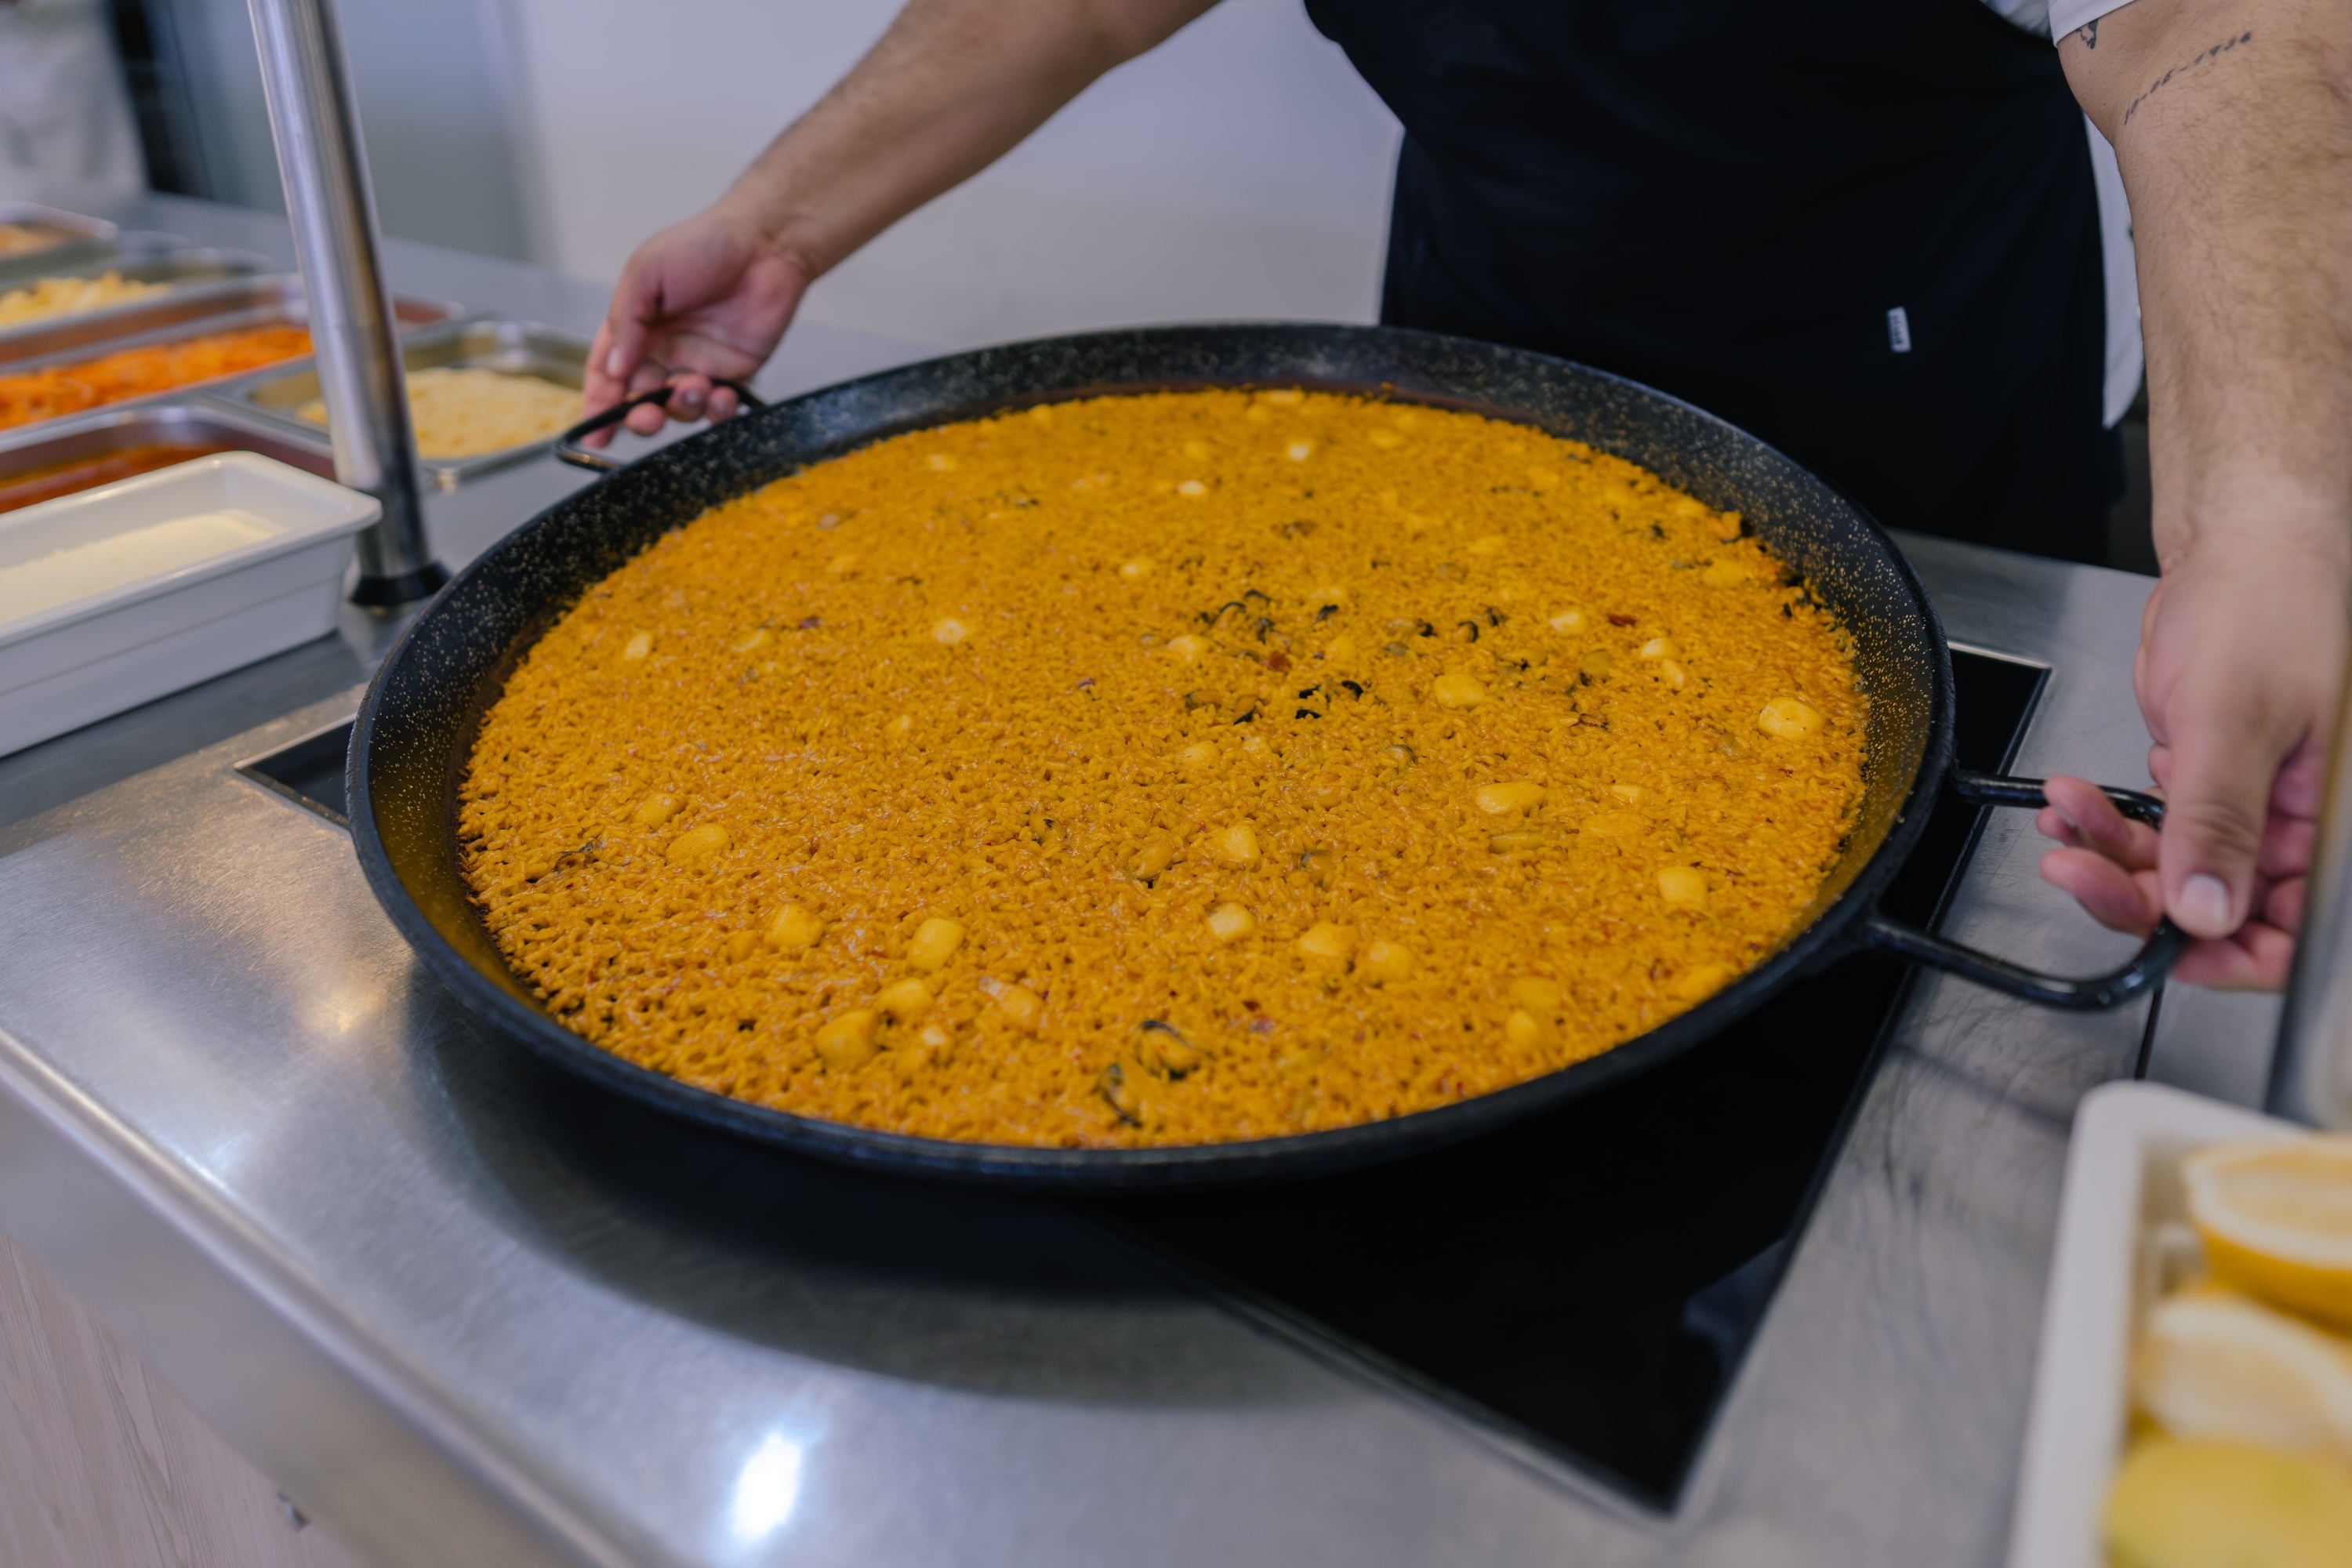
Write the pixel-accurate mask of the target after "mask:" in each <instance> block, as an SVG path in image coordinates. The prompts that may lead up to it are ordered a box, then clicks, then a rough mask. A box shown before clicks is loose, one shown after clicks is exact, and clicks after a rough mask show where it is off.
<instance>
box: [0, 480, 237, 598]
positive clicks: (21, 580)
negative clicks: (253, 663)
mask: <svg viewBox="0 0 2352 1568" xmlns="http://www.w3.org/2000/svg"><path fill="white" fill-rule="evenodd" d="M275 532H276V530H274V529H272V528H270V527H269V526H268V524H267V523H265V522H263V521H261V520H260V519H259V518H257V517H256V516H254V515H253V514H252V513H251V512H248V511H244V510H237V509H236V508H230V509H228V510H222V511H204V512H197V513H195V514H194V515H193V516H189V517H175V518H173V519H172V520H171V521H169V522H155V523H150V524H148V525H147V526H146V527H144V528H134V529H131V530H129V531H125V532H122V533H117V534H111V535H110V536H108V537H107V538H104V539H93V540H91V541H90V542H88V543H86V544H71V545H68V546H67V547H66V548H64V549H62V550H52V551H50V552H48V553H47V554H46V555H37V556H35V557H34V558H33V559H32V560H30V561H25V562H20V563H16V564H15V565H12V566H0V623H5V622H8V621H14V620H19V619H22V618H23V617H25V616H32V615H38V614H39V613H40V612H41V611H43V610H47V609H53V608H55V607H56V606H58V605H63V604H68V603H70V602H72V601H73V600H75V599H82V598H88V597H89V595H93V594H103V593H106V592H108V591H109V590H110V589H114V588H120V587H122V586H124V585H126V584H131V583H138V582H143V581H144V580H146V579H147V578H150V577H157V576H161V575H163V574H165V573H167V572H177V571H179V570H180V569H181V568H183V567H185V566H194V565H195V564H196V563H199V562H203V561H209V560H211V559H213V558H214V557H215V556H218V555H226V554H228V553H229V552H232V551H236V550H243V549H244V548H246V547H247V545H250V544H255V543H257V542H260V541H262V540H265V539H268V538H269V537H271V535H272V534H274V533H275Z"/></svg>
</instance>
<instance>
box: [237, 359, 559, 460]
mask: <svg viewBox="0 0 2352 1568" xmlns="http://www.w3.org/2000/svg"><path fill="white" fill-rule="evenodd" d="M402 357H403V358H404V360H405V362H406V363H407V365H408V368H409V369H410V370H412V371H416V370H426V369H432V368H435V367H445V366H446V367H448V368H452V369H469V370H495V371H503V372H506V373H507V374H516V375H535V376H539V377H540V378H541V379H542V380H546V381H551V382H554V383H555V384H557V385H559V386H569V387H573V388H577V387H579V386H580V385H581V384H583V382H584V381H585V379H586V375H587V366H588V343H587V340H585V339H584V338H575V337H572V336H571V335H570V334H569V333H565V332H559V331H554V330H553V329H552V328H550V327H542V326H541V325H540V324H539V323H538V322H536V321H459V322H456V323H453V324H451V325H449V326H445V327H436V328H432V329H429V330H427V331H420V332H417V333H416V334H415V335H414V336H413V337H411V338H410V339H409V340H408V342H407V345H406V348H405V350H404V353H403V356H402ZM216 395H219V396H223V397H226V398H228V399H230V400H232V401H234V402H236V404H237V405H239V406H241V407H245V408H248V409H251V410H253V411H254V412H256V413H257V414H260V415H262V416H267V417H268V418H270V419H272V420H282V421H284V422H285V423H287V424H288V425H290V426H294V427H295V428H297V429H307V430H312V431H317V430H319V428H320V427H319V426H315V425H311V424H310V423H309V422H308V421H305V420H301V419H299V418H297V417H296V416H295V413H294V411H295V410H296V409H298V408H299V407H301V406H302V405H304V404H306V403H308V402H310V400H311V399H312V398H314V397H316V396H318V395H319V374H318V372H317V370H316V369H315V368H313V367H312V366H310V364H309V363H302V364H301V365H299V367H296V368H292V369H288V368H283V367H280V366H277V365H272V366H270V367H269V368H268V369H267V370H261V371H256V372H254V373H253V374H251V375H250V376H248V377H247V379H246V380H245V381H244V382H243V383H241V384H239V385H237V386H236V387H234V388H231V389H229V390H228V391H226V392H223V393H219V394H216ZM553 441H554V437H548V438H547V439H546V440H543V441H531V442H527V443H525V444H524V445H522V446H520V447H506V448H504V449H503V450H500V451H496V452H484V453H481V454H479V455H478V456H476V457H471V458H424V457H420V458H418V459H417V466H418V467H419V468H423V469H424V471H425V474H426V475H428V476H429V477H430V478H431V479H432V480H433V482H434V483H435V484H436V485H437V486H438V487H440V488H441V489H445V490H453V489H457V487H458V486H459V485H461V484H464V483H465V482H466V481H467V479H473V478H476V477H477V476H478V475H481V474H487V473H489V472H491V471H492V470H494V469H498V468H507V467H509V466H510V465H512V464H515V463H520V462H522V461H524V460H525V459H527V458H534V457H536V456H538V455H539V454H540V453H541V452H543V451H545V450H546V449H547V448H548V447H549V446H551V444H552V443H553Z"/></svg>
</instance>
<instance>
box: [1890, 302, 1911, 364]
mask: <svg viewBox="0 0 2352 1568" xmlns="http://www.w3.org/2000/svg"><path fill="white" fill-rule="evenodd" d="M1886 346H1887V347H1888V348H1890V349H1893V350H1894V351H1895V353H1899V354H1907V353H1910V352H1911V315H1910V312H1909V311H1907V310H1904V308H1903V307H1902V306H1900V305H1897V306H1895V309H1893V310H1889V311H1887V312H1886Z"/></svg>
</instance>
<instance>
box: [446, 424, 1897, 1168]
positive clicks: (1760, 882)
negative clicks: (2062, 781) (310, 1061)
mask: <svg viewBox="0 0 2352 1568" xmlns="http://www.w3.org/2000/svg"><path fill="white" fill-rule="evenodd" d="M1865 715H1866V701H1865V699H1864V696H1863V695H1862V693H1861V692H1860V690H1859V689H1858V688H1857V686H1856V683H1855V678H1854V672H1853V662H1852V656H1851V647H1850V645H1849V643H1848V641H1847V639H1846V637H1845V636H1844V634H1843V631H1842V629H1841V628H1840V627H1839V626H1837V624H1836V623H1835V622H1834V620H1833V619H1832V617H1831V616H1829V615H1828V614H1827V613H1826V612H1825V611H1824V610H1822V608H1820V607H1819V606H1818V605H1816V603H1815V602H1814V601H1813V599H1812V598H1811V595H1810V593H1809V592H1808V590H1807V589H1806V587H1805V585H1804V584H1801V582H1798V581H1796V580H1795V578H1794V575H1793V574H1787V573H1784V572H1783V570H1782V568H1781V566H1780V563H1778V562H1776V561H1775V560H1773V559H1772V558H1771V556H1770V555H1769V553H1768V552H1766V551H1765V550H1764V549H1763V548H1762V547H1761V546H1760V545H1759V543H1758V542H1756V541H1755V540H1753V539H1752V538H1748V537H1743V530H1742V528H1741V526H1740V521H1739V519H1738V517H1737V516H1733V515H1728V514H1723V513H1718V512H1716V511H1713V510H1709V509H1708V508H1707V507H1706V506H1704V505H1702V504H1701V503H1699V502H1698V501H1696V500H1692V499H1691V498H1689V497H1687V496H1683V495H1680V494H1677V493H1676V492H1675V491H1673V490H1671V489H1667V488H1666V487H1665V486H1664V485H1662V484H1661V483H1659V482H1658V480H1657V479H1654V477H1652V476H1650V475H1648V474H1647V473H1645V472H1643V471H1642V470H1641V469H1639V468H1635V467H1633V465H1631V464H1628V463H1625V462H1622V461H1621V460H1618V459H1616V458H1610V457H1607V456H1605V455H1603V454H1601V453H1598V452H1595V451H1593V450H1592V449H1591V448H1589V447H1584V446H1581V445H1580V444H1578V443H1575V442H1572V441H1564V440H1559V439H1555V438H1553V437H1549V436H1545V435H1543V434H1541V433H1538V432H1535V431H1531V430H1528V429H1526V428H1523V427H1519V426H1511V425H1507V424H1503V423H1499V422H1495V421H1490V420H1486V419H1484V418H1481V417H1478V416H1472V415H1468V414H1460V413H1451V412H1444V411H1439V410H1435V409H1429V408H1418V407H1412V406H1407V405H1394V404H1388V403H1383V402H1379V401H1373V400H1365V399H1360V398H1352V397H1345V396H1339V395H1325V394H1316V393H1307V392H1302V391H1299V390H1297V389H1288V388H1276V389H1271V390H1265V391H1258V392H1243V391H1206V392H1187V393H1171V394H1159V395H1147V396H1134V397H1113V398H1101V399H1093V400H1088V401H1083V402H1076V403H1066V404H1060V405H1049V406H1045V407H1040V408H1035V409H1031V410H1027V411H1025V412H1021V413H1016V414H1007V415H1004V416H998V417H993V418H989V419H982V420H976V421H971V422H969V423H964V424H959V425H952V426H945V427H942V428H939V429H933V430H925V431H920V432H917V433H914V434H910V435H907V436H902V437H896V438H893V439H890V440H886V441H882V442H879V443H877V444H876V445H874V446H871V447H866V448H865V449H863V450H861V451H858V452H855V453H853V454H850V455H848V456H846V457H843V458H837V459H835V460H833V461H830V462H826V463H822V464H819V465H816V466H814V467H812V468H808V469H806V470H805V471H803V472H802V473H799V474H797V475H794V476H793V477H791V478H788V479H782V480H779V481H777V482H776V483H774V484H772V485H770V486H768V487H767V488H766V489H762V490H760V491H758V492H756V493H754V494H751V495H749V496H746V497H744V498H741V499H740V500H734V501H731V502H729V503H727V504H725V505H722V506H719V507H717V508H715V509H713V510H711V511H709V512H708V513H706V514H705V515H704V516H703V517H701V518H700V519H698V521H694V522H693V523H691V524H689V525H688V526H686V527H684V528H681V529H678V530H677V531H673V532H671V533H668V534H667V535H665V536H663V537H662V538H661V539H660V540H659V541H658V542H656V543H655V544H654V545H653V546H651V547H650V548H648V549H647V550H646V551H645V552H643V553H642V554H641V555H639V556H638V557H637V558H636V559H635V560H634V561H632V562H630V563H628V564H626V565H625V566H624V567H623V568H621V569H620V570H619V571H617V572H615V573H614V574H612V576H610V577H609V578H607V579H606V580H605V581H604V582H603V583H602V584H598V585H597V586H596V587H595V588H593V590H591V591H590V592H589V593H588V594H587V595H585V596H584V597H583V599H582V600H581V601H580V602H579V603H578V604H577V605H574V606H572V608H571V610H570V611H569V612H568V613H566V614H565V615H564V616H562V618H561V619H560V620H559V621H557V622H556V623H555V624H554V625H553V626H551V628H550V629H549V631H548V632H547V633H546V634H545V635H544V636H543V637H541V639H540V641H539V642H538V643H537V644H536V645H535V646H534V647H531V648H530V650H529V651H528V653H527V654H526V656H525V657H524V658H522V660H521V662H520V666H519V667H518V668H516V670H515V671H514V673H513V675H512V677H511V678H510V679H509V681H508V683H507V685H506V688H505V689H504V692H503V694H502V695H501V696H500V697H499V700H497V702H496V703H495V704H494V705H493V706H492V707H491V708H490V710H488V714H487V715H486V717H485V720H484V722H483V727H482V731H481V733H480V736H479V738H478V742H477V743H476V746H475V749H474V751H473V752H472V755H471V758H470V760H469V763H468V765H467V771H466V773H465V775H464V778H463V780H462V782H461V785H460V790H459V801H460V805H459V835H460V841H461V842H460V850H461V866H462V869H463V871H464V874H465V876H466V877H467V881H468V884H469V886H470V887H471V888H472V889H473V891H474V893H475V895H476V897H477V899H478V904H479V907H480V910H481V912H482V916H483V918H484V920H485V921H486V923H487V924H488V929H489V931H491V933H492V935H493V937H494V938H495V940H496V941H497V942H498V943H499V947H500V949H501V950H502V952H504V953H505V954H506V956H507V958H508V960H509V963H510V964H511V966H512V967H513V969H514V970H515V972H516V973H517V974H519V975H520V976H521V977H522V978H523V979H524V980H525V982H526V983H527V984H530V985H531V986H532V987H534V988H535V989H536V991H537V992H538V994H540V995H541V997H542V998H543V1000H544V1002H545V1004H546V1005H547V1006H548V1007H549V1008H550V1010H551V1013H552V1014H553V1015H554V1016H556V1017H557V1018H559V1019H560V1020H561V1021H562V1022H563V1023H564V1024H565V1025H566V1026H569V1027H571V1028H572V1029H574V1030H575V1031H577V1032H578V1033H580V1034H581V1035H583V1036H584V1037H587V1038H588V1039H590V1040H592V1041H594V1042H595V1043H597V1044H598V1045H600V1046H602V1047H604V1048H606V1049H609V1050H612V1051H614V1052H616V1053H618V1054H620V1055H621V1056H623V1057H625V1058H628V1059H630V1060H633V1061H635V1062H638V1063H640V1064H642V1065H645V1066H646V1067H649V1068H655V1069H656V1070H659V1071H662V1072H665V1073H668V1074H670V1075H672V1076H674V1077H676V1078H677V1079H682V1080H684V1081H686V1082H688V1083H692V1084H696V1085H698V1086H701V1087H703V1088H706V1089H713V1090H716V1091H719V1092H721V1093H725V1094H730V1095H733V1096H736V1097H738V1098H740V1099H743V1100H750V1101H753V1102H755V1103H759V1104H762V1105H768V1106H772V1107H775V1108H778V1109H782V1110H790V1111H793V1112H797V1113H802V1114H805V1115H810V1116H815V1117H822V1118H826V1119H830V1120H834V1121H843V1122H849V1123H855V1124H858V1125H862V1126H867V1127H876V1128H886V1129H890V1130H895V1131H903V1132H908V1133H917V1134H922V1135H928V1136H934V1137H941V1138H950V1139H964V1140H976V1141H981V1142H1001V1143H1028V1144H1043V1145H1118V1144H1144V1143H1197V1142H1220V1141H1229V1140H1236V1139H1249V1138H1262V1137H1268V1136H1275V1135H1279V1134H1285V1133H1292V1132H1301V1131H1313V1130H1318V1129H1322V1128H1329V1127H1338V1126H1345V1125H1349V1124H1352V1123H1358V1122H1363V1121H1373V1120H1378V1119H1381V1118H1384V1117H1391V1116H1396V1115H1400V1114H1403V1113H1406V1112H1409V1111H1412V1110H1422V1109H1425V1108H1429V1107H1433V1106H1437V1105H1443V1104H1445V1103H1448V1102H1451V1101H1453V1100H1459V1099H1463V1098H1465V1097H1467V1096H1471V1095H1475V1094H1480V1093H1485V1092H1488V1091H1491V1090H1494V1089H1500V1088H1503V1087H1506V1086H1507V1085H1509V1084H1512V1083H1516V1082H1519V1081H1522V1080H1524V1079H1528V1078H1531V1077H1535V1076H1537V1075H1539V1074H1542V1073H1545V1072H1548V1071H1551V1070H1554V1069H1556V1068H1560V1067H1563V1066H1566V1065H1568V1064H1570V1063H1572V1062H1575V1061H1578V1060H1580V1059H1583V1058H1588V1057H1591V1056H1593V1055H1596V1054H1598V1053H1600V1052H1602V1051H1605V1050H1607V1049H1609V1048H1610V1047H1612V1046H1614V1045H1617V1044H1619V1043H1621V1042H1622V1041H1624V1040H1626V1039H1628V1038H1630V1037H1633V1036H1635V1035H1638V1034H1640V1033H1642V1032H1643V1031H1645V1030H1647V1029H1649V1028H1651V1027H1654V1026H1656V1025H1658V1024H1659V1023H1662V1022H1664V1020H1665V1019H1667V1018H1669V1017H1671V1016H1675V1014H1677V1013H1679V1012H1682V1011H1684V1010H1686V1009H1687V1008H1689V1007H1691V1006H1693V1005H1696V1004H1697V1003H1698V1002H1700V1001H1702V1000H1704V999H1705V998H1706V996H1707V995H1709V994H1712V993H1713V992H1714V991H1715V990H1717V989H1718V988H1720V987H1721V986H1722V985H1724V984H1727V983H1728V982H1729V981H1730V980H1731V979H1733V978H1734V977H1736V976H1737V975H1738V974H1739V973H1741V972H1743V971H1744V970H1746V969H1748V968H1749V967H1751V966H1752V965H1754V964H1755V963H1759V962H1760V961H1761V960H1762V958H1763V957H1764V956H1766V955H1767V954H1769V952H1772V951H1773V950H1774V949H1775V948H1777V947H1778V946H1779V945H1780V944H1781V943H1782V942H1785V941H1786V940H1787V939H1788V938H1789V937H1790V935H1792V934H1793V933H1794V932H1795V931H1796V930H1798V929H1799V928H1800V927H1801V925H1802V924H1803V923H1804V921H1806V920H1807V919H1808V918H1809V916H1810V910H1811V907H1812V905H1813V902H1814V900H1815V897H1816V894H1817V892H1818V890H1819V889H1820V886H1821V883H1822V877H1823V875H1824V873H1825V871H1826V870H1827V868H1829V867H1830V866H1832V864H1833V863H1834V861H1835V860H1836V858H1837V856H1838V854H1839V850H1840V845H1841V841H1842V839H1843V837H1844V835H1845V833H1846V832H1847V830H1848V828H1849V826H1850V825H1851V821H1852V816H1853V811H1854V809H1855V807H1856V805H1858V803H1859V800H1860V797H1861V790H1862V773H1861V770H1862V762H1863V751H1864V747H1863V731H1864V719H1865Z"/></svg>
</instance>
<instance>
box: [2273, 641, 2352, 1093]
mask: <svg viewBox="0 0 2352 1568" xmlns="http://www.w3.org/2000/svg"><path fill="white" fill-rule="evenodd" d="M2269 1109H2270V1111H2271V1113H2272V1114H2273V1115H2274V1116H2285V1117H2291V1118H2293V1119H2294V1121H2302V1122H2306V1123H2309V1124H2310V1125H2312V1126H2315V1127H2333V1128H2337V1129H2342V1130H2347V1131H2352V677H2347V679H2346V682H2345V691H2344V703H2343V707H2342V708H2341V709H2340V710H2338V711H2337V713H2336V738H2335V740H2334V742H2332V743H2331V745H2330V746H2329V750H2328V758H2327V789H2326V794H2325V795H2322V796H2321V798H2320V804H2319V842H2318V843H2317V844H2316V845H2315V846H2314V847H2313V849H2312V855H2311V878H2310V880H2309V881H2308V882H2307V883H2306V884H2305V894H2304V902H2303V931H2302V932H2301V934H2300V935H2298V936H2297V938H2296V939H2295V944H2294V977H2293V978H2292V979H2290V980H2289V981H2288V982H2287V991H2286V1011H2285V1012H2284V1014H2283V1015H2282V1016H2280V1018H2279V1035H2278V1049H2277V1051H2276V1054H2274V1055H2273V1057H2272V1058H2271V1086H2270V1096H2269Z"/></svg>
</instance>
